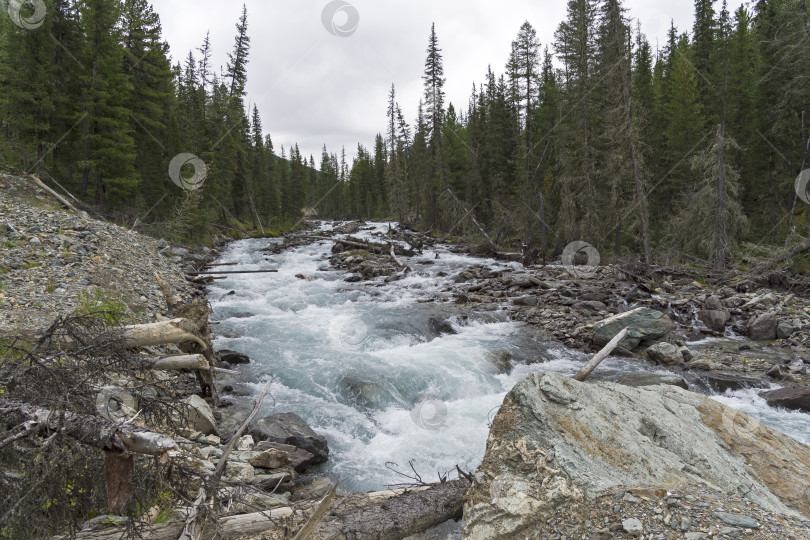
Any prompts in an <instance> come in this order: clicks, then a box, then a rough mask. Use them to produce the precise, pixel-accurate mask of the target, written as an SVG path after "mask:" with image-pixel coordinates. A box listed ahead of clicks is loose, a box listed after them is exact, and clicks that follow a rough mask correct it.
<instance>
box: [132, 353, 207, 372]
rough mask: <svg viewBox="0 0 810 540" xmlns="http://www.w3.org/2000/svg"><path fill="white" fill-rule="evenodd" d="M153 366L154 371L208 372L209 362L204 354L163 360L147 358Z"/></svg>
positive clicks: (169, 357) (185, 355)
mask: <svg viewBox="0 0 810 540" xmlns="http://www.w3.org/2000/svg"><path fill="white" fill-rule="evenodd" d="M145 360H146V361H147V362H149V363H151V364H152V369H156V370H160V371H175V370H178V369H204V370H206V371H207V370H208V360H207V359H206V358H205V356H203V355H202V354H184V355H180V356H167V357H163V358H145Z"/></svg>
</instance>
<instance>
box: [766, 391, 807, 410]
mask: <svg viewBox="0 0 810 540" xmlns="http://www.w3.org/2000/svg"><path fill="white" fill-rule="evenodd" d="M759 397H761V398H763V399H764V400H765V401H767V402H768V405H770V406H771V407H784V408H785V409H794V410H797V411H804V412H807V413H810V387H807V386H800V387H796V388H780V389H779V390H771V391H769V392H762V393H761V394H760V395H759Z"/></svg>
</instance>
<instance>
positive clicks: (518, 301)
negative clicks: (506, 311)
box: [512, 294, 540, 307]
mask: <svg viewBox="0 0 810 540" xmlns="http://www.w3.org/2000/svg"><path fill="white" fill-rule="evenodd" d="M512 303H513V304H514V305H516V306H528V307H534V306H536V305H537V304H539V303H540V300H539V299H538V298H537V296H535V295H533V294H528V295H526V296H520V297H518V298H515V299H514V300H512Z"/></svg>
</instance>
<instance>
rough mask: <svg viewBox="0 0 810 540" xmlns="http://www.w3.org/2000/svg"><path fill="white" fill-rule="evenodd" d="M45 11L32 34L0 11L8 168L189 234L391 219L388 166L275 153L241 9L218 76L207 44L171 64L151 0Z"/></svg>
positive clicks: (55, 6) (124, 215)
mask: <svg viewBox="0 0 810 540" xmlns="http://www.w3.org/2000/svg"><path fill="white" fill-rule="evenodd" d="M3 5H4V6H5V4H3ZM44 5H45V8H46V9H45V14H46V15H45V17H44V18H43V19H41V20H39V21H36V22H34V24H32V25H28V26H27V27H26V28H24V27H23V26H26V25H25V24H23V25H22V26H21V25H20V24H17V23H19V20H17V19H13V18H12V17H10V16H9V17H6V16H5V15H6V14H5V13H3V14H2V16H0V162H5V163H7V164H10V165H14V166H16V167H18V168H20V169H22V170H24V171H26V172H29V171H30V172H33V173H36V174H40V175H41V176H43V178H44V179H45V180H46V181H48V182H51V181H55V182H58V184H59V185H60V186H62V187H64V188H65V189H66V190H68V191H69V192H71V193H72V194H74V195H76V196H77V197H79V198H81V199H83V200H84V201H86V202H88V203H90V204H93V205H94V206H95V207H96V208H97V209H98V211H99V212H101V213H102V214H106V215H108V216H110V217H114V218H116V219H119V220H121V221H124V222H127V223H129V224H130V225H132V224H134V223H135V222H136V221H137V222H138V223H139V224H141V225H142V224H144V223H146V224H147V227H151V228H152V230H154V231H155V232H159V233H161V234H166V233H167V230H168V231H170V233H172V234H174V235H175V236H176V237H177V238H178V239H185V240H202V239H204V238H206V237H207V236H208V235H210V234H211V233H217V232H220V233H221V232H223V231H227V230H241V231H259V230H264V231H265V232H269V231H270V230H275V231H278V230H282V229H284V228H287V227H290V226H292V225H294V224H295V223H296V222H298V221H299V220H300V218H301V217H302V215H303V212H302V210H303V209H305V208H308V207H314V206H318V207H319V209H320V210H321V211H323V212H325V213H327V214H328V215H333V216H336V217H337V216H342V215H344V214H345V215H346V216H349V215H350V214H351V215H369V214H375V215H376V214H380V213H384V210H383V207H384V205H385V202H384V201H385V194H384V192H382V191H381V187H382V174H383V171H382V170H381V169H375V167H374V166H372V157H371V156H369V155H368V154H367V152H366V151H365V150H363V149H360V150H359V154H358V160H357V161H356V162H355V166H354V167H352V168H351V172H350V169H349V167H348V166H347V164H346V162H345V154H344V157H343V158H342V159H341V160H338V157H337V155H335V154H328V153H327V152H326V149H324V155H323V158H322V162H321V164H320V171H321V172H320V174H319V173H318V172H317V170H316V164H315V159H314V158H313V157H312V156H309V157H307V156H305V155H303V154H302V153H301V152H300V150H299V149H298V147H297V145H294V146H293V147H292V148H286V149H285V148H283V147H281V148H279V149H275V148H274V147H273V142H272V140H271V138H270V136H269V135H265V133H266V132H265V131H264V130H263V129H262V127H263V126H262V121H261V116H260V114H259V111H258V109H257V108H256V107H255V106H254V107H252V109H251V110H248V109H247V108H246V97H247V96H246V91H245V87H246V83H247V74H248V64H249V53H250V37H249V33H248V16H247V10H246V9H243V11H242V15H241V17H240V18H239V20H238V22H237V24H236V36H235V39H234V44H233V49H232V50H231V52H230V53H229V55H228V62H227V65H226V67H225V69H224V71H223V72H217V70H215V69H214V66H212V64H211V57H212V52H213V44H212V43H211V41H210V40H209V38H208V36H205V37H204V39H202V43H201V46H200V47H199V48H198V49H197V50H195V51H191V52H189V54H188V56H187V58H186V59H185V61H184V62H182V63H177V64H175V65H172V64H171V62H170V60H169V57H168V45H167V44H166V43H165V42H164V41H163V38H162V35H161V24H160V19H159V17H158V15H157V14H156V13H155V12H154V10H153V8H152V6H151V5H150V4H149V2H148V1H147V0H83V1H76V0H44ZM29 8H30V6H28V5H23V12H22V13H21V14H20V15H21V16H22V17H23V23H25V20H26V18H27V19H28V20H30V19H31V16H32V15H33V13H32V11H33V10H30V9H29ZM26 9H29V11H25V10H26ZM12 15H13V14H12ZM40 23H41V24H40ZM384 147H385V145H384V144H382V143H380V144H379V146H378V148H377V150H378V151H383V150H384ZM181 153H188V154H193V155H195V156H198V157H199V158H200V159H201V160H202V161H203V162H204V163H205V165H206V171H202V173H203V174H204V175H205V180H204V182H203V183H202V184H201V187H200V188H199V189H197V190H183V189H182V188H181V187H179V186H177V185H175V183H173V182H172V181H171V179H170V177H169V170H170V164H171V162H172V159H173V158H174V157H175V156H177V155H178V154H181ZM377 163H379V164H380V165H384V164H385V159H384V158H382V157H381V156H377ZM181 173H182V176H183V177H184V178H189V177H191V176H192V174H193V173H194V170H193V169H191V168H190V167H188V166H187V167H185V168H184V169H182V170H181ZM377 177H379V181H377V180H375V178H377ZM316 203H317V204H316ZM167 226H169V228H168V229H167Z"/></svg>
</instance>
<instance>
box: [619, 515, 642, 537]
mask: <svg viewBox="0 0 810 540" xmlns="http://www.w3.org/2000/svg"><path fill="white" fill-rule="evenodd" d="M622 529H624V532H626V533H627V534H629V535H631V536H641V535H642V534H644V525H642V524H641V522H640V521H639V520H638V519H636V518H630V519H625V520H623V521H622Z"/></svg>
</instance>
